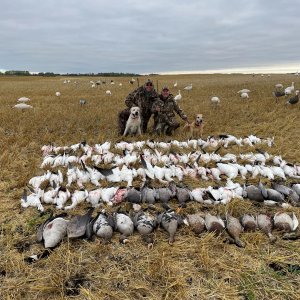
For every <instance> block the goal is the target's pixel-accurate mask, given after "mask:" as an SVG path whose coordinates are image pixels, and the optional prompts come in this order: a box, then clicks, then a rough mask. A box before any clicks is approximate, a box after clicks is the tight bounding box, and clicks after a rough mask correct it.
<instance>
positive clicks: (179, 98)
mask: <svg viewBox="0 0 300 300" xmlns="http://www.w3.org/2000/svg"><path fill="white" fill-rule="evenodd" d="M181 99H182V95H181V94H180V90H179V91H178V95H176V96H175V97H174V100H175V101H180V100H181Z"/></svg>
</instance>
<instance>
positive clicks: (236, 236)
mask: <svg viewBox="0 0 300 300" xmlns="http://www.w3.org/2000/svg"><path fill="white" fill-rule="evenodd" d="M226 229H227V232H228V234H229V235H230V237H231V238H232V239H233V240H234V243H235V244H236V245H237V246H238V247H241V248H244V247H245V244H244V243H243V242H242V241H241V240H240V234H241V232H242V231H243V227H242V225H241V223H240V221H239V220H238V219H237V218H235V217H233V216H230V215H228V214H227V215H226Z"/></svg>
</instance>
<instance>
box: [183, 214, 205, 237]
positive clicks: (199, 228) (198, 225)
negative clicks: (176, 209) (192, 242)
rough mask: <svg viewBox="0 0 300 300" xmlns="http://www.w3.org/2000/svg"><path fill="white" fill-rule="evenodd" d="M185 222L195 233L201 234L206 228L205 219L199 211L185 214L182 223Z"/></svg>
mask: <svg viewBox="0 0 300 300" xmlns="http://www.w3.org/2000/svg"><path fill="white" fill-rule="evenodd" d="M186 222H187V225H188V226H191V229H192V231H193V232H194V233H196V234H201V233H202V232H204V231H205V229H206V228H205V220H204V219H203V217H202V215H201V214H199V213H197V214H189V215H187V216H186V219H185V220H184V223H186Z"/></svg>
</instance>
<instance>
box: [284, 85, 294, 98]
mask: <svg viewBox="0 0 300 300" xmlns="http://www.w3.org/2000/svg"><path fill="white" fill-rule="evenodd" d="M294 90H295V87H294V82H292V85H291V86H288V87H287V88H286V89H285V90H284V92H285V94H286V95H291V94H292V93H293V92H294Z"/></svg>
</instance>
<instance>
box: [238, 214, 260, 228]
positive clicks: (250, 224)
mask: <svg viewBox="0 0 300 300" xmlns="http://www.w3.org/2000/svg"><path fill="white" fill-rule="evenodd" d="M241 223H242V226H243V227H244V231H255V230H256V227H257V222H256V219H255V218H254V217H253V216H250V215H247V214H245V215H243V216H242V218H241Z"/></svg>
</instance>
